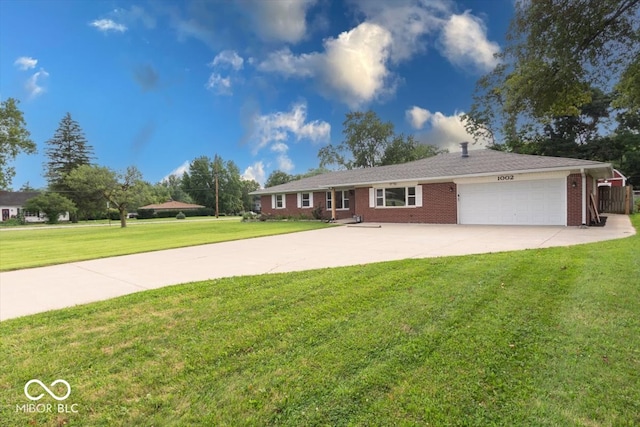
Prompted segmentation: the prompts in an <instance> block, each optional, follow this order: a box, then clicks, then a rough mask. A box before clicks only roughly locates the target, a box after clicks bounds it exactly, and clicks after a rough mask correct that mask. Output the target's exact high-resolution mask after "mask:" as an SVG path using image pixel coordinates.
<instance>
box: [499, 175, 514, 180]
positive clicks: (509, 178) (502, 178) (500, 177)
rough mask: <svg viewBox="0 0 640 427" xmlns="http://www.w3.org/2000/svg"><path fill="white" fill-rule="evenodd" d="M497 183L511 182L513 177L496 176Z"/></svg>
mask: <svg viewBox="0 0 640 427" xmlns="http://www.w3.org/2000/svg"><path fill="white" fill-rule="evenodd" d="M498 181H513V175H498Z"/></svg>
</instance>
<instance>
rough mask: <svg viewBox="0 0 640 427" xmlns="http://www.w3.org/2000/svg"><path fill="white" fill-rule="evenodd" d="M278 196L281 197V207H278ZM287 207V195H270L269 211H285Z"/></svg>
mask: <svg viewBox="0 0 640 427" xmlns="http://www.w3.org/2000/svg"><path fill="white" fill-rule="evenodd" d="M278 196H280V197H282V206H281V207H278ZM286 207H287V195H286V194H272V195H271V209H286Z"/></svg>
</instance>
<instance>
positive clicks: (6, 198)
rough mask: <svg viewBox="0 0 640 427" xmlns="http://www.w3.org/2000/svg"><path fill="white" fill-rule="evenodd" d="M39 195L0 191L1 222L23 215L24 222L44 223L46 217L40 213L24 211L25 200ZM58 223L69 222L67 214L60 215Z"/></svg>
mask: <svg viewBox="0 0 640 427" xmlns="http://www.w3.org/2000/svg"><path fill="white" fill-rule="evenodd" d="M39 194H40V192H39V191H0V212H1V213H2V221H3V222H4V221H8V220H10V219H12V218H18V217H19V216H21V215H24V220H25V222H46V221H47V216H46V215H45V214H43V213H42V212H29V211H26V210H25V209H24V205H25V203H26V202H27V200H29V199H32V198H34V197H36V196H37V195H39ZM59 221H69V213H68V212H67V213H65V214H63V215H60V217H59Z"/></svg>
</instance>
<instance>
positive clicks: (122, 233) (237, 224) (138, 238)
mask: <svg viewBox="0 0 640 427" xmlns="http://www.w3.org/2000/svg"><path fill="white" fill-rule="evenodd" d="M322 227H327V224H324V223H321V222H316V221H285V222H241V221H240V219H239V218H238V219H235V220H228V219H224V220H211V221H207V220H200V221H197V220H190V221H189V220H186V221H178V220H175V219H173V221H164V222H163V221H160V222H155V221H154V222H138V223H134V224H131V222H130V226H128V227H127V228H120V227H119V223H114V225H112V226H111V227H109V226H96V227H86V226H84V227H68V226H67V227H61V228H40V227H35V228H32V229H27V230H3V231H1V232H0V240H1V241H2V244H0V271H6V270H15V269H19V268H27V267H40V266H44V265H51V264H60V263H64V262H71V261H81V260H88V259H96V258H104V257H109V256H115V255H127V254H133V253H139V252H148V251H155V250H160V249H169V248H179V247H184V246H193V245H200V244H205V243H217V242H223V241H228V240H238V239H247V238H250V237H259V236H269V235H273V234H282V233H292V232H297V231H304V230H312V229H316V228H322Z"/></svg>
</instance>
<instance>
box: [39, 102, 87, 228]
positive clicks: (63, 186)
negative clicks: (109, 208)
mask: <svg viewBox="0 0 640 427" xmlns="http://www.w3.org/2000/svg"><path fill="white" fill-rule="evenodd" d="M47 145H48V148H47V149H46V154H47V157H48V158H49V160H48V161H47V163H46V174H45V176H46V178H47V181H48V182H49V189H50V190H51V191H55V192H58V193H61V194H63V195H64V196H66V197H68V198H69V199H71V200H72V201H73V202H74V203H75V204H76V206H77V207H78V211H79V214H80V216H81V217H86V216H87V215H88V212H90V211H92V210H94V206H88V205H87V203H85V201H83V200H82V198H81V196H80V195H78V194H74V193H73V192H72V191H71V188H69V186H68V185H67V183H66V182H65V179H66V177H67V176H68V175H69V173H71V172H72V171H73V170H74V169H76V168H78V167H79V166H82V165H90V164H91V159H92V158H93V147H92V146H91V145H89V144H88V142H87V138H85V136H84V133H83V132H82V129H81V128H80V125H79V124H78V122H76V121H75V120H73V119H72V118H71V114H69V113H67V114H66V115H65V116H64V117H63V118H62V120H60V125H59V126H58V129H57V130H56V132H55V134H54V135H53V138H51V139H50V140H48V141H47ZM72 219H73V220H74V221H76V220H77V218H76V217H75V216H74V217H73V218H72Z"/></svg>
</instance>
